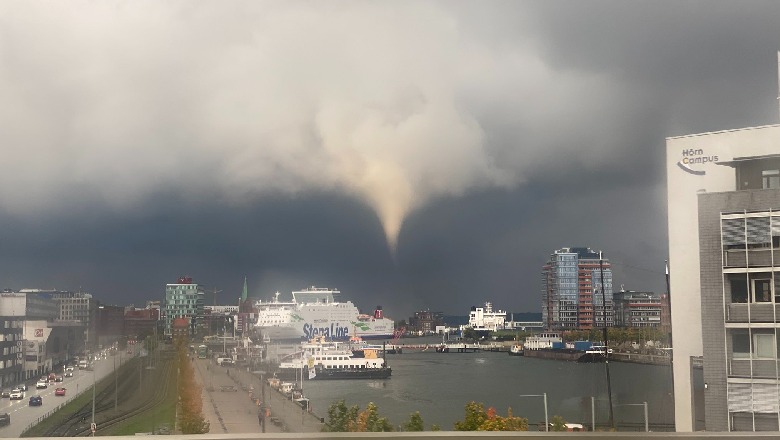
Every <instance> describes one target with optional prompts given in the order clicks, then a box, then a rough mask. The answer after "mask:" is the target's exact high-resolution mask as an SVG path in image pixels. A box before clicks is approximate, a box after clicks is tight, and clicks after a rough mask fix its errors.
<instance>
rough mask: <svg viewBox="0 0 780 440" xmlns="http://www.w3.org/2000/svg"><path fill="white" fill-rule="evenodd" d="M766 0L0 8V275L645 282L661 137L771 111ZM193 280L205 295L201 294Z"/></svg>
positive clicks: (110, 286)
mask: <svg viewBox="0 0 780 440" xmlns="http://www.w3.org/2000/svg"><path fill="white" fill-rule="evenodd" d="M778 23H780V2H777V1H766V2H758V1H738V2H737V1H728V2H717V1H702V2H695V1H688V2H680V1H668V2H661V1H657V2H624V1H608V2H596V1H586V2H570V1H566V2H556V1H549V0H542V1H507V2H497V1H493V2H491V1H479V2H454V1H444V2H430V1H429V2H425V1H423V2H411V1H410V2H403V1H401V2H397V1H393V2H348V1H343V2H319V1H318V2H311V1H306V2H303V1H301V2H289V1H284V2H260V1H246V2H241V1H231V2H221V1H211V2H198V1H181V2H178V1H165V2H160V1H156V0H155V1H108V2H94V1H83V2H82V1H63V2H30V1H4V2H2V3H0V145H2V155H0V164H2V185H0V288H4V287H7V288H13V289H21V288H57V289H61V290H79V289H81V290H83V291H87V292H91V293H92V294H93V295H95V297H97V298H98V299H100V300H101V301H104V302H106V303H110V304H119V305H125V304H131V303H135V304H136V305H142V304H143V303H144V301H146V300H148V299H161V298H162V297H163V294H164V287H165V284H166V283H171V282H175V281H176V278H177V277H178V276H179V275H189V276H192V277H193V279H194V280H195V281H196V282H198V283H202V284H204V285H206V288H207V289H217V290H221V291H222V292H221V293H219V297H218V302H220V303H234V302H235V301H236V299H237V297H238V296H239V295H240V292H241V287H242V284H243V278H244V276H246V277H248V282H249V292H250V295H253V296H257V297H262V298H269V297H270V296H271V295H272V294H273V292H275V291H277V290H278V291H280V292H283V293H285V294H287V293H289V292H290V291H291V290H294V289H299V288H303V287H305V286H311V285H317V286H321V287H337V288H339V289H341V291H342V293H343V295H342V297H343V299H351V300H352V301H353V302H355V303H356V304H357V305H358V306H359V307H360V308H361V309H364V310H369V311H370V310H371V309H373V307H374V306H376V305H377V304H382V305H384V307H385V309H386V310H387V314H388V315H390V316H391V317H392V318H395V319H404V318H407V317H408V316H409V315H410V314H411V313H412V312H413V311H414V310H417V309H420V308H430V309H432V310H438V311H443V312H445V313H446V314H461V315H462V314H467V313H468V309H469V306H471V305H478V304H482V303H484V302H485V301H492V302H493V303H494V305H495V306H496V307H498V308H501V309H504V310H509V311H513V312H520V311H539V310H540V302H541V274H540V273H541V267H542V265H543V264H544V263H545V261H546V260H547V258H548V257H549V255H550V253H551V252H552V251H553V250H555V249H559V248H561V247H568V246H589V247H591V248H594V249H601V250H603V251H604V253H605V256H606V257H607V258H609V259H610V260H611V261H612V262H613V264H614V268H615V275H614V283H615V286H616V288H619V286H620V285H624V286H625V288H626V289H631V290H655V291H661V290H663V289H664V288H665V285H664V276H663V270H664V260H665V259H666V255H667V241H666V240H667V239H666V198H665V193H666V187H665V168H664V149H665V144H664V142H665V138H666V137H668V136H676V135H682V134H689V133H697V132H705V131H713V130H722V129H732V128H740V127H747V126H758V125H765V124H775V123H777V122H778V105H777V99H776V97H777V77H778V74H777V50H778V49H780V26H778ZM211 301H212V299H211V297H210V298H209V302H211Z"/></svg>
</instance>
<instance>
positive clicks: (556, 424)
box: [550, 416, 566, 432]
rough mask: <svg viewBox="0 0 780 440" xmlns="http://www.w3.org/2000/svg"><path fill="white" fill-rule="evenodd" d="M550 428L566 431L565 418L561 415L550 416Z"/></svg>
mask: <svg viewBox="0 0 780 440" xmlns="http://www.w3.org/2000/svg"><path fill="white" fill-rule="evenodd" d="M550 430H552V431H558V432H561V431H566V420H564V419H563V417H561V416H552V418H551V419H550Z"/></svg>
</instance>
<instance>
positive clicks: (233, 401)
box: [193, 359, 322, 434]
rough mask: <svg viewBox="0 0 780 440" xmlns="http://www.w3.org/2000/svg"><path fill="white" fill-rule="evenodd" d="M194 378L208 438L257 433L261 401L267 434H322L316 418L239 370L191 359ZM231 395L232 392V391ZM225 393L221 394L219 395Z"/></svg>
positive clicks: (205, 360)
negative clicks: (261, 401)
mask: <svg viewBox="0 0 780 440" xmlns="http://www.w3.org/2000/svg"><path fill="white" fill-rule="evenodd" d="M193 362H194V363H195V371H196V374H195V377H196V379H197V380H198V382H199V384H200V385H201V389H202V397H203V415H204V417H205V419H206V420H207V421H208V422H209V423H210V430H209V433H211V434H238V433H259V432H262V431H261V425H260V420H259V418H258V414H259V411H260V407H259V406H258V404H257V403H256V402H257V401H256V400H253V399H262V396H263V389H262V388H261V386H264V388H265V390H264V392H265V403H266V405H267V406H269V407H270V412H271V415H270V417H267V418H266V420H265V432H267V433H282V432H291V433H312V432H320V431H321V430H322V423H321V421H320V419H319V417H318V416H317V415H315V414H313V413H309V412H307V411H305V410H303V409H302V408H301V407H300V406H299V405H298V404H297V403H296V402H293V401H290V400H289V398H287V397H285V396H284V395H283V394H281V393H279V392H278V391H276V390H273V389H271V388H270V387H268V385H267V384H262V383H261V381H260V378H259V377H257V376H255V375H253V374H251V373H250V372H247V371H246V370H243V371H242V370H241V369H239V368H224V367H218V366H217V365H216V364H215V363H214V362H213V361H212V360H210V359H195V360H194V361H193ZM234 389H235V391H232V390H234ZM223 390H225V391H223Z"/></svg>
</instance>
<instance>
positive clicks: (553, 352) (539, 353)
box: [523, 348, 585, 362]
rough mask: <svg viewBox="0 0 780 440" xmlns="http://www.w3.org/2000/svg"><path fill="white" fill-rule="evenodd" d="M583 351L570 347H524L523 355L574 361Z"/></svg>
mask: <svg viewBox="0 0 780 440" xmlns="http://www.w3.org/2000/svg"><path fill="white" fill-rule="evenodd" d="M583 354H585V352H584V351H580V350H574V349H571V348H539V349H536V350H529V349H526V350H525V351H524V352H523V356H525V357H530V358H539V359H552V360H559V361H574V362H576V361H577V360H578V359H579V358H580V357H582V355H583Z"/></svg>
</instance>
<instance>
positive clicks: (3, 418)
mask: <svg viewBox="0 0 780 440" xmlns="http://www.w3.org/2000/svg"><path fill="white" fill-rule="evenodd" d="M10 424H11V415H10V414H8V413H5V414H0V426H8V425H10Z"/></svg>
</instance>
